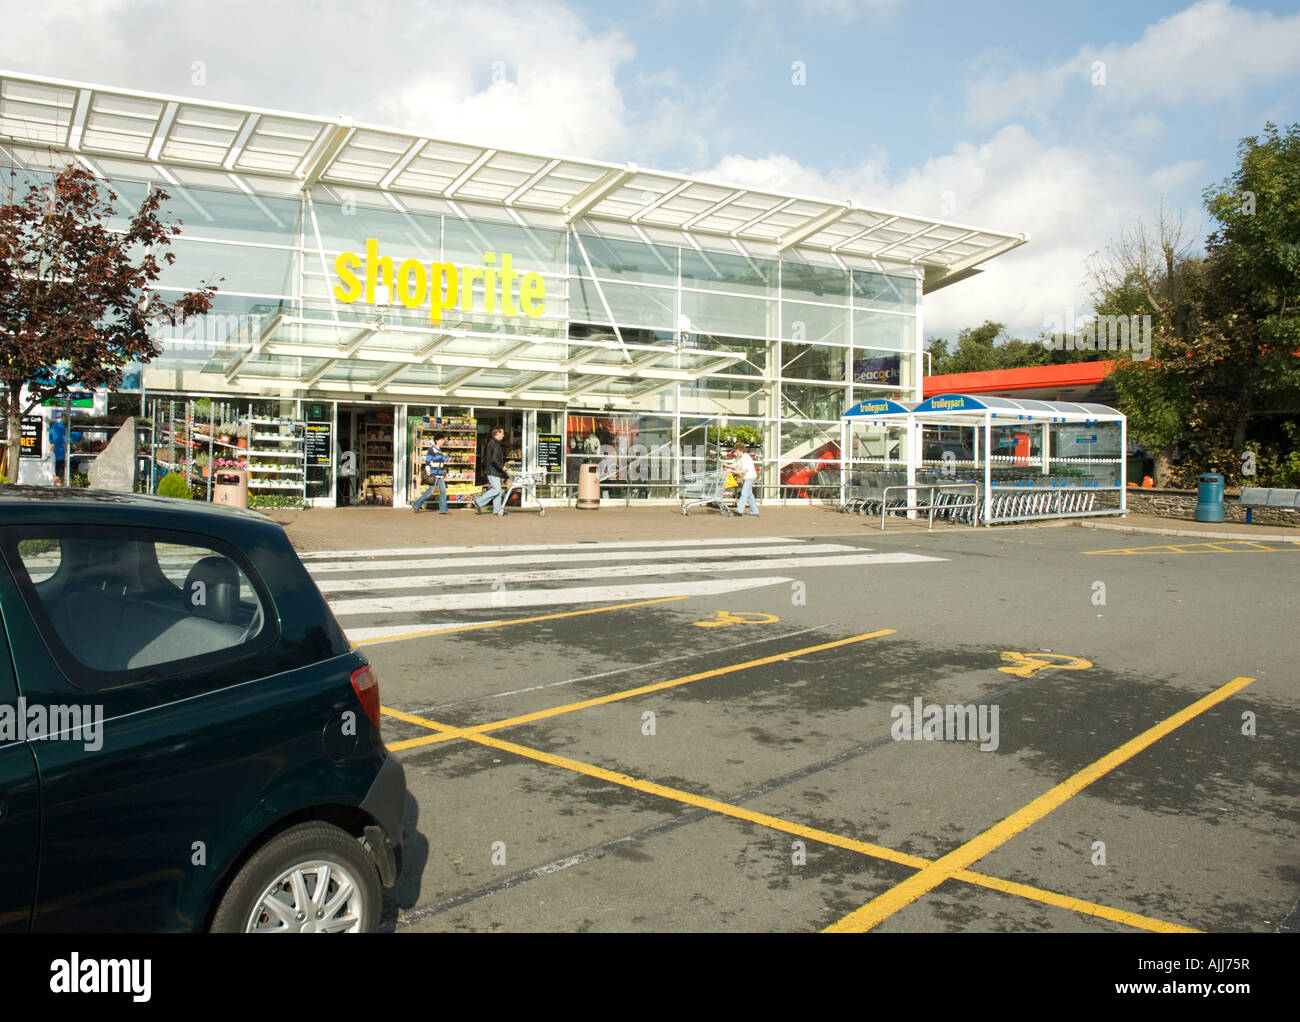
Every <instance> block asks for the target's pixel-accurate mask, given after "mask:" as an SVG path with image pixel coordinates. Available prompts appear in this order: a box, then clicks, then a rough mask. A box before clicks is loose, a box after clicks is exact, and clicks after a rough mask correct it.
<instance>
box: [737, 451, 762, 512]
mask: <svg viewBox="0 0 1300 1022" xmlns="http://www.w3.org/2000/svg"><path fill="white" fill-rule="evenodd" d="M732 454H733V457H732V461H731V470H732V471H733V472H735V473H736V475H738V476H740V478H741V486H740V500H738V501H737V502H736V514H739V515H743V514H744V513H745V508H746V507H752V508H753V509H754V510H753V511H751V512H750V515H751V516H753V517H754V518H757V517H758V501H757V500H756V499H755V497H754V482H755V480H757V479H758V470H757V469H755V468H754V459H753V457H751V456H750V454H749V452H748V451H747V450H745V445H744V444H741V443H738V444H736V449H735V451H733V452H732Z"/></svg>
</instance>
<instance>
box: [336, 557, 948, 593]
mask: <svg viewBox="0 0 1300 1022" xmlns="http://www.w3.org/2000/svg"><path fill="white" fill-rule="evenodd" d="M810 553H811V551H810ZM943 560H946V558H943V557H927V556H924V555H922V554H908V553H886V554H872V553H864V554H827V555H823V556H818V557H813V556H807V557H776V558H770V559H764V560H762V561H761V562H758V563H744V564H715V563H713V562H708V563H704V564H675V563H658V564H620V565H619V566H618V573H619V575H621V576H628V575H690V574H695V573H702V572H707V573H709V574H716V573H717V572H733V571H786V570H789V569H792V568H821V567H846V566H849V565H865V564H917V563H921V562H924V561H943ZM609 571H610V569H609V568H608V567H607V566H600V567H590V568H544V569H538V570H536V571H502V572H466V573H460V574H456V573H453V574H444V575H398V576H378V577H374V578H347V579H344V578H331V579H322V580H320V581H319V582H317V583H316V584H317V587H318V588H319V589H320V591H321V592H322V593H362V592H384V591H390V590H394V589H428V588H436V587H438V586H472V585H484V586H486V585H492V584H493V583H494V582H500V583H502V584H505V585H521V584H526V583H529V582H558V581H561V580H569V581H576V580H580V579H588V578H605V577H607V576H608V575H609Z"/></svg>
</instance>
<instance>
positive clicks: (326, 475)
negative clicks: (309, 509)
mask: <svg viewBox="0 0 1300 1022" xmlns="http://www.w3.org/2000/svg"><path fill="white" fill-rule="evenodd" d="M304 446H305V448H306V450H305V454H306V459H307V494H306V495H307V496H308V497H311V498H316V497H325V496H328V495H329V491H330V465H331V464H333V462H334V432H333V426H332V424H331V423H328V422H308V423H307V436H306V440H305V444H304Z"/></svg>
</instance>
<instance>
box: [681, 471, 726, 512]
mask: <svg viewBox="0 0 1300 1022" xmlns="http://www.w3.org/2000/svg"><path fill="white" fill-rule="evenodd" d="M730 475H731V471H730V469H725V468H721V469H715V470H714V471H712V472H699V473H696V474H695V475H693V476H690V477H688V478H687V479H686V480H685V481H684V482H683V483H682V494H681V500H682V514H684V515H690V513H691V508H693V507H700V506H701V505H712V506H714V507H716V508H717V509H718V510H719V511H721V512H722V513H723V514H724V515H730V514H734V513H735V508H734V506H733V505H734V500H735V498H734V497H729V496H728V495H727V478H728V477H729V476H730Z"/></svg>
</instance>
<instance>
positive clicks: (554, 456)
mask: <svg viewBox="0 0 1300 1022" xmlns="http://www.w3.org/2000/svg"><path fill="white" fill-rule="evenodd" d="M563 459H564V438H563V437H562V436H560V434H559V433H538V434H537V467H538V468H541V469H546V470H547V471H548V472H549V471H554V470H555V469H558V468H559V467H560V466H561V465H562V464H563V463H564V462H563Z"/></svg>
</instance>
